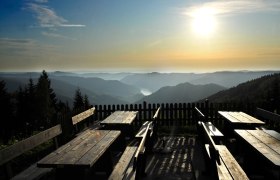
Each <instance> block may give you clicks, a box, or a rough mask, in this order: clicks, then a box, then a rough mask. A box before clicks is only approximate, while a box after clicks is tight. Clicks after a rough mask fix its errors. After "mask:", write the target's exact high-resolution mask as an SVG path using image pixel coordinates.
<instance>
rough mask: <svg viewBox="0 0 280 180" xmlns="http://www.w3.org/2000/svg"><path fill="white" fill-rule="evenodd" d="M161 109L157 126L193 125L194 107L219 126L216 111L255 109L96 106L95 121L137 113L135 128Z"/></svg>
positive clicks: (228, 105)
mask: <svg viewBox="0 0 280 180" xmlns="http://www.w3.org/2000/svg"><path fill="white" fill-rule="evenodd" d="M158 107H161V110H160V112H159V118H158V121H159V126H188V125H195V123H196V119H195V115H194V114H193V110H194V108H195V107H198V108H199V109H200V110H201V111H202V112H203V113H204V114H205V116H206V117H205V118H206V120H208V121H211V122H213V123H214V124H218V125H219V124H221V125H222V123H223V121H222V120H221V117H220V115H219V114H218V111H243V112H246V113H248V114H251V115H254V114H255V110H256V107H255V105H254V104H232V103H209V102H208V101H205V102H202V103H166V104H164V103H163V104H147V103H145V102H144V103H143V104H129V105H128V104H126V105H96V106H95V110H96V111H95V114H94V119H95V120H103V119H105V118H106V117H107V116H109V115H110V114H111V113H112V112H114V111H116V110H128V111H138V115H137V118H136V121H135V123H134V124H135V125H136V126H140V125H141V124H142V123H143V122H144V121H146V120H149V119H151V118H152V117H153V114H154V113H155V112H156V110H157V108H158Z"/></svg>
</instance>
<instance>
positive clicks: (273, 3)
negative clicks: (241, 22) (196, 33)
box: [184, 0, 280, 16]
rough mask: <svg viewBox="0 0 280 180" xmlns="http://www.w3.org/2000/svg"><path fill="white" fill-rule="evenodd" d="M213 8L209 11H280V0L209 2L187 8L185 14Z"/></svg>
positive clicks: (214, 12) (190, 14) (237, 12)
mask: <svg viewBox="0 0 280 180" xmlns="http://www.w3.org/2000/svg"><path fill="white" fill-rule="evenodd" d="M200 8H205V9H211V11H209V13H211V14H215V15H235V14H241V13H253V12H265V11H279V10H280V1H279V0H266V1H263V0H254V1H252V0H222V1H213V2H207V3H203V4H200V5H195V6H191V7H189V8H187V9H186V10H185V12H184V14H186V15H188V16H194V13H195V12H196V11H197V9H200Z"/></svg>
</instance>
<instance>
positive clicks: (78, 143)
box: [37, 130, 120, 168]
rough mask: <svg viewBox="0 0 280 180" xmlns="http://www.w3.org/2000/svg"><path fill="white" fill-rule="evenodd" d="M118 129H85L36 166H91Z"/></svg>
mask: <svg viewBox="0 0 280 180" xmlns="http://www.w3.org/2000/svg"><path fill="white" fill-rule="evenodd" d="M119 135H120V131H108V130H86V131H85V132H83V133H82V134H80V135H79V136H78V137H76V138H74V139H73V140H71V141H70V142H68V143H67V144H65V145H63V146H61V147H60V148H59V149H57V150H56V151H54V152H52V153H51V154H49V155H47V156H46V157H44V158H43V159H42V160H40V161H39V162H38V163H37V166H38V167H54V168H57V167H73V166H79V167H85V168H87V167H92V166H93V164H94V163H95V162H96V161H97V160H98V159H99V158H100V157H101V156H102V155H103V154H104V152H106V150H107V149H108V148H109V147H110V145H111V144H112V143H113V142H114V141H115V140H116V138H117V137H118V136H119Z"/></svg>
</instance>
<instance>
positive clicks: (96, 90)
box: [0, 73, 143, 105]
mask: <svg viewBox="0 0 280 180" xmlns="http://www.w3.org/2000/svg"><path fill="white" fill-rule="evenodd" d="M39 75H40V73H36V74H33V73H32V76H30V73H28V74H25V73H24V74H10V75H8V74H6V75H2V74H1V76H0V80H4V81H5V82H6V87H7V90H8V91H9V92H14V91H16V90H18V88H19V87H20V86H21V87H24V86H25V85H27V83H28V80H29V78H30V77H32V79H33V80H34V83H37V79H38V77H39ZM49 77H50V80H51V86H52V88H53V89H54V91H55V93H56V95H57V97H58V99H59V100H61V101H63V102H66V101H67V102H68V103H69V105H72V103H73V98H74V94H75V91H76V90H77V88H78V87H79V88H80V90H81V93H82V94H86V95H87V96H88V98H89V101H90V103H92V104H94V105H95V104H98V105H102V104H126V103H131V102H135V101H136V100H139V99H141V98H142V97H143V95H142V94H140V91H139V90H138V89H137V88H134V87H132V86H129V85H126V84H123V83H121V82H118V81H105V80H102V79H99V78H97V79H87V78H82V77H70V76H69V77H67V78H65V77H64V76H59V77H58V76H53V75H50V76H49Z"/></svg>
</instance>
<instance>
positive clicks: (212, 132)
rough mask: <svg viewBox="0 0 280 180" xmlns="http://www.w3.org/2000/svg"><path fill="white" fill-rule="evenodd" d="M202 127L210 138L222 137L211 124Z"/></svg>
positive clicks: (207, 123)
mask: <svg viewBox="0 0 280 180" xmlns="http://www.w3.org/2000/svg"><path fill="white" fill-rule="evenodd" d="M204 125H205V128H206V130H207V132H208V133H209V134H210V136H212V138H213V137H214V136H219V137H223V136H224V135H223V133H222V132H221V131H220V130H219V129H218V128H216V127H215V126H214V125H213V124H212V123H211V122H205V123H204Z"/></svg>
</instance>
